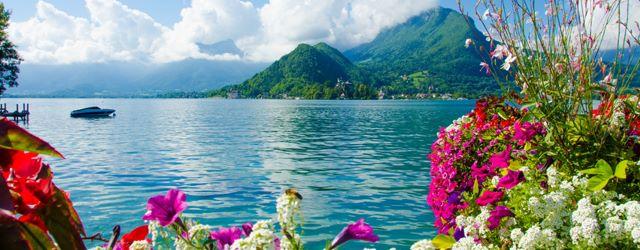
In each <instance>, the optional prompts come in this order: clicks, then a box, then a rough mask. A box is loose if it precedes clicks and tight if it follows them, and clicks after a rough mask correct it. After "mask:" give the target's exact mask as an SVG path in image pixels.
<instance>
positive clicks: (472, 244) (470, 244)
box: [452, 237, 489, 250]
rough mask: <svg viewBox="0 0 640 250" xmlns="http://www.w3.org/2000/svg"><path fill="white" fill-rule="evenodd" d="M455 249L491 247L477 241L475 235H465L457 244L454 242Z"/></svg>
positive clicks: (467, 249)
mask: <svg viewBox="0 0 640 250" xmlns="http://www.w3.org/2000/svg"><path fill="white" fill-rule="evenodd" d="M452 249H453V250H484V249H489V248H487V247H485V246H483V245H480V244H478V243H476V241H475V239H474V238H473V237H464V238H462V239H460V240H458V242H456V243H455V244H453V248H452Z"/></svg>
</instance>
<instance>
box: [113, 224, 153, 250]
mask: <svg viewBox="0 0 640 250" xmlns="http://www.w3.org/2000/svg"><path fill="white" fill-rule="evenodd" d="M147 235H149V228H148V227H147V225H144V226H139V227H137V228H136V229H133V230H131V232H129V233H127V234H125V235H124V236H122V239H121V240H120V241H119V242H118V244H116V246H115V247H114V249H122V250H128V249H129V247H130V246H131V244H133V242H135V241H140V240H147V241H148V242H150V240H149V239H148V238H147Z"/></svg>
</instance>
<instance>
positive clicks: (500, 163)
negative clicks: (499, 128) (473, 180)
mask: <svg viewBox="0 0 640 250" xmlns="http://www.w3.org/2000/svg"><path fill="white" fill-rule="evenodd" d="M509 160H511V147H510V146H507V148H506V149H505V150H504V151H502V152H500V153H497V154H494V155H492V156H491V158H489V162H490V164H491V170H493V171H495V170H496V169H498V168H507V167H509Z"/></svg>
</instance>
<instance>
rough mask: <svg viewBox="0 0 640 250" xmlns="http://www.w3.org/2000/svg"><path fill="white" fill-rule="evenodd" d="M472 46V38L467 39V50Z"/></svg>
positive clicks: (465, 45) (465, 43)
mask: <svg viewBox="0 0 640 250" xmlns="http://www.w3.org/2000/svg"><path fill="white" fill-rule="evenodd" d="M472 44H473V40H471V38H467V40H465V41H464V47H465V48H469V46H471V45H472Z"/></svg>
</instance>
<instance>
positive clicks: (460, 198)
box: [412, 0, 640, 249]
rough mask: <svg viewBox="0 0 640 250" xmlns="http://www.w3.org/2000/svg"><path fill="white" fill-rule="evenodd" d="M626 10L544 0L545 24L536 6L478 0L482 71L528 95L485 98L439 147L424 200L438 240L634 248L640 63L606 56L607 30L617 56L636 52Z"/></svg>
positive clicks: (639, 231)
mask: <svg viewBox="0 0 640 250" xmlns="http://www.w3.org/2000/svg"><path fill="white" fill-rule="evenodd" d="M626 4H627V2H626V1H616V0H613V1H548V2H547V3H546V5H545V6H544V7H545V9H546V11H545V12H546V13H545V14H544V16H542V15H540V14H538V13H537V12H535V9H536V7H535V1H507V0H505V1H493V0H480V1H479V4H478V5H477V6H478V7H477V8H486V11H484V13H483V14H480V11H479V10H476V15H477V17H478V19H479V20H481V24H480V25H481V26H482V27H484V28H485V29H486V33H485V35H486V36H487V41H489V42H490V43H491V44H490V48H491V51H492V52H491V54H490V55H491V59H490V60H486V61H483V62H482V65H483V68H484V69H485V70H487V71H488V72H490V73H491V74H492V75H494V77H495V78H496V80H502V81H511V80H515V85H516V86H517V88H518V89H519V90H520V93H518V94H515V93H514V94H512V95H505V96H504V97H503V98H502V99H497V98H491V99H486V100H480V101H478V104H477V106H476V108H475V109H474V110H473V111H472V112H471V113H469V114H468V115H466V116H463V117H462V118H461V119H459V120H457V121H454V123H453V124H452V125H451V126H449V127H448V128H447V129H443V130H441V131H440V133H439V134H438V139H437V140H436V141H435V142H434V144H433V146H432V150H433V152H432V153H431V154H430V159H431V161H432V170H431V176H432V182H431V185H430V190H429V196H428V199H427V201H428V203H429V205H430V206H431V207H432V209H433V210H434V215H435V216H436V222H435V226H436V227H437V228H438V233H439V235H444V236H445V237H452V238H454V239H455V242H454V243H453V244H448V245H445V248H453V249H470V248H473V249H506V248H511V249H550V248H551V249H567V248H569V249H616V248H620V249H637V248H638V246H639V245H640V202H638V199H640V189H639V185H640V184H639V183H640V165H639V164H638V163H639V160H640V150H639V149H640V147H639V142H640V141H638V135H640V130H638V129H639V127H638V125H640V117H639V116H638V115H640V112H638V110H639V108H640V103H639V99H638V93H637V92H636V91H635V90H633V89H630V88H628V87H629V86H630V84H631V82H632V81H633V79H634V77H635V75H636V73H637V70H638V61H637V60H638V58H635V59H628V60H629V61H626V62H621V61H620V60H621V59H620V58H633V56H628V57H624V56H621V57H618V59H617V60H615V61H613V62H604V61H603V60H602V59H601V57H600V56H601V54H600V53H599V51H600V46H601V44H602V43H603V40H604V37H605V34H606V32H617V34H618V37H619V38H620V40H619V43H618V46H619V47H618V53H621V54H622V53H625V51H627V49H628V48H629V47H632V42H633V43H635V46H637V45H640V40H638V37H637V36H636V35H634V34H633V33H632V32H630V31H629V30H628V29H627V27H628V26H627V25H629V24H631V23H629V20H626V19H625V18H626V16H627V15H626V12H627V11H628V9H627V8H626V7H625V6H627V5H626ZM507 6H509V7H507ZM463 11H464V10H463ZM595 18H598V20H597V22H595V21H594V19H595ZM631 21H633V20H631ZM634 25H636V26H639V27H640V25H638V23H637V21H636V22H635V23H634ZM498 40H499V41H500V42H497V41H498ZM478 43H479V42H478V41H477V40H475V39H474V38H470V39H468V40H467V42H466V44H467V45H478ZM633 60H635V61H633ZM505 72H506V73H507V74H506V75H505V74H504V73H505ZM504 86H506V85H504ZM507 91H509V89H505V90H504V91H503V92H505V93H506V92H507ZM479 114H481V115H479ZM483 117H493V118H492V119H487V120H485V119H486V118H484V119H483ZM487 121H491V122H492V123H490V125H487ZM442 239H443V238H442V236H438V237H436V238H435V239H434V240H432V241H429V240H425V241H420V242H418V243H416V244H415V245H414V246H413V247H412V249H430V248H436V247H438V248H439V247H441V246H442V245H441V244H442ZM437 244H440V245H437Z"/></svg>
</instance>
